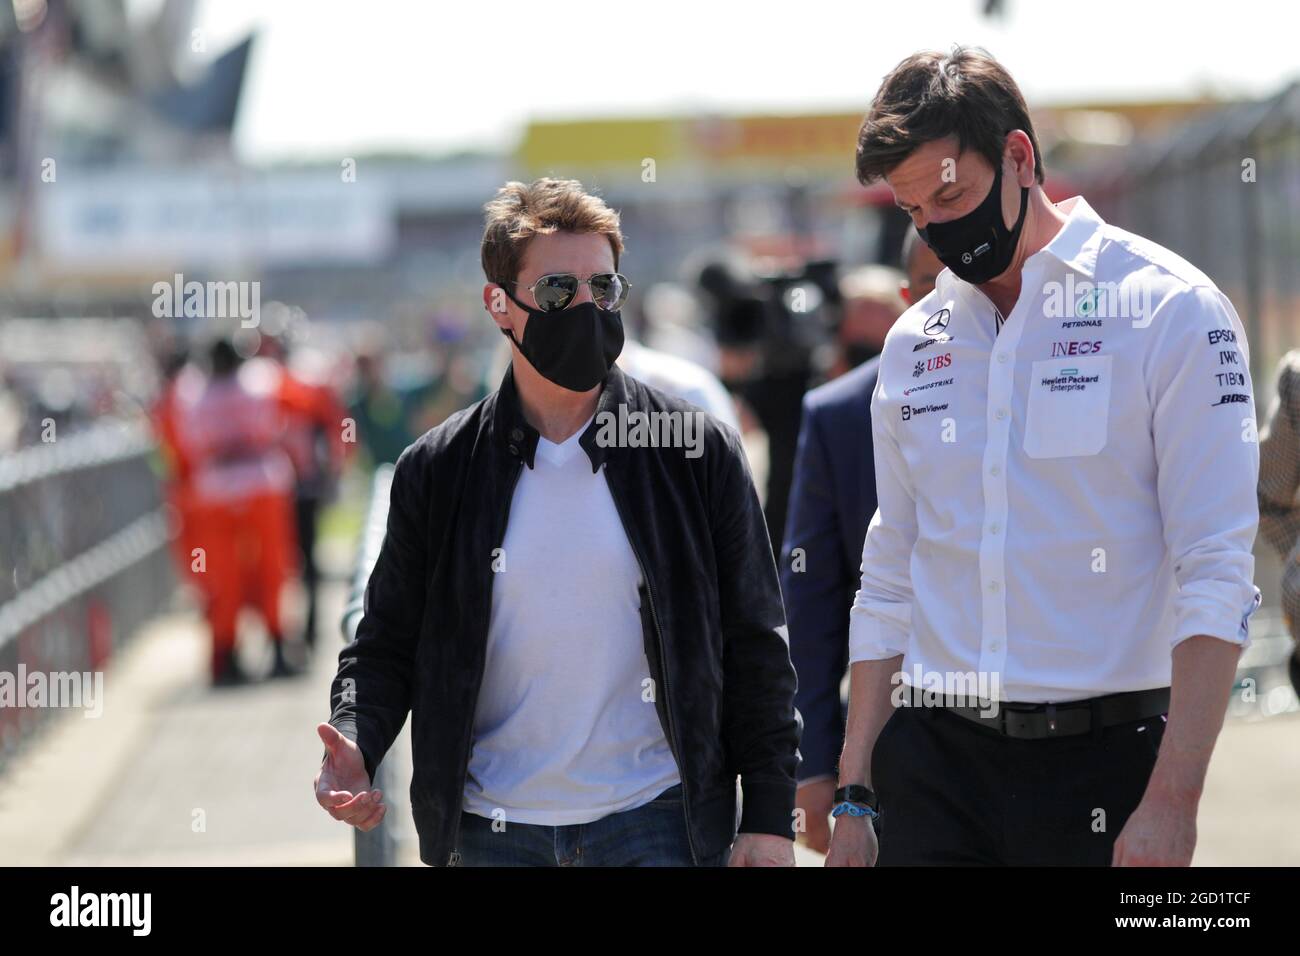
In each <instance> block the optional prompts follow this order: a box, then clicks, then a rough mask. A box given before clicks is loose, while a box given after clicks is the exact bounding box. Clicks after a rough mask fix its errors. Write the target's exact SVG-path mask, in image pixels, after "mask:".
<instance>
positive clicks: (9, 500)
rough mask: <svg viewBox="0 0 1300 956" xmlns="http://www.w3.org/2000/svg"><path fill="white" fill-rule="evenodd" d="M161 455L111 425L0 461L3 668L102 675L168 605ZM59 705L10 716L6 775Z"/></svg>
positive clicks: (0, 753)
mask: <svg viewBox="0 0 1300 956" xmlns="http://www.w3.org/2000/svg"><path fill="white" fill-rule="evenodd" d="M154 447H155V446H154V442H153V440H152V437H151V435H150V431H149V428H148V426H147V424H146V423H144V422H130V423H124V422H107V423H100V424H96V425H92V426H90V427H88V428H86V429H85V430H83V431H80V432H75V433H73V434H71V435H68V436H66V437H62V438H59V439H58V440H56V441H52V442H49V443H42V444H39V445H34V446H32V447H29V448H24V449H22V450H20V451H18V452H14V453H12V454H8V455H4V456H0V672H5V673H8V674H10V675H18V674H22V673H24V672H25V673H27V674H28V675H30V674H33V673H38V672H39V673H45V674H53V673H65V674H66V673H81V672H87V671H96V670H99V669H101V668H102V667H103V666H104V664H105V663H106V661H107V660H108V659H109V658H110V657H111V655H112V654H113V652H114V651H115V650H117V649H118V648H119V647H120V646H121V645H122V643H123V642H124V641H125V640H127V639H128V638H129V637H130V636H131V635H132V634H134V633H135V631H136V630H138V628H139V627H140V625H142V624H143V623H144V622H145V621H146V620H148V619H149V618H150V617H152V616H153V615H154V614H155V613H156V612H157V611H158V610H159V609H160V608H161V607H162V606H163V605H164V603H165V602H166V601H167V599H168V598H169V596H170V595H171V593H172V589H173V586H174V578H173V577H172V574H171V565H170V561H169V560H168V555H167V549H166V543H167V540H168V537H169V528H168V522H167V517H166V513H165V511H164V510H163V505H162V500H161V493H160V488H159V481H158V478H157V475H156V474H155V471H154V468H153V454H154ZM18 690H19V692H20V693H22V692H23V688H18ZM54 709H55V708H53V707H48V706H40V707H27V706H15V707H3V708H0V768H3V766H4V763H5V762H6V761H7V760H8V759H9V757H11V756H12V754H13V753H14V752H15V751H16V750H17V748H18V747H19V746H20V745H21V744H22V743H23V742H24V741H26V740H27V739H28V738H30V737H31V735H32V734H33V733H34V732H35V731H36V730H37V729H38V728H39V727H40V726H42V725H43V724H44V722H45V720H46V718H47V717H48V716H49V715H50V712H51V711H52V710H54Z"/></svg>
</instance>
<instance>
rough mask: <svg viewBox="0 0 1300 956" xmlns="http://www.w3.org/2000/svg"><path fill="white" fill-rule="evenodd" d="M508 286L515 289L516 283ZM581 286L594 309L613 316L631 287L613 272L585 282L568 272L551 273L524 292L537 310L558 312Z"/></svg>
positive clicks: (625, 279) (622, 276)
mask: <svg viewBox="0 0 1300 956" xmlns="http://www.w3.org/2000/svg"><path fill="white" fill-rule="evenodd" d="M510 284H511V285H516V286H517V285H518V284H519V283H517V282H513V281H512V282H511V283H510ZM584 284H585V285H588V286H590V287H591V298H592V301H594V302H595V303H596V307H597V308H599V309H604V310H605V311H606V312H614V311H615V310H617V309H618V307H619V306H621V305H622V304H623V303H624V302H626V301H627V292H628V289H630V288H631V286H632V284H631V283H630V282H628V281H627V276H624V275H620V274H619V273H617V272H598V273H596V274H595V275H593V276H592V277H591V278H589V279H579V278H578V277H577V276H576V275H574V274H573V273H572V272H552V273H549V274H547V275H544V276H542V277H541V278H539V279H538V280H537V281H536V282H534V283H533V284H532V285H530V286H526V288H527V289H528V291H529V292H531V293H532V295H533V302H535V303H536V304H537V308H538V309H540V310H541V311H543V312H559V311H560V310H561V309H565V308H567V307H568V305H569V303H570V302H572V301H573V300H574V297H575V296H577V294H578V289H579V287H580V286H582V285H584Z"/></svg>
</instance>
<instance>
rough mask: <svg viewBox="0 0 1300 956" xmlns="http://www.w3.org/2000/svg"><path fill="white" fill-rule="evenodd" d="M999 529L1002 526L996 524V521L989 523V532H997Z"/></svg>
mask: <svg viewBox="0 0 1300 956" xmlns="http://www.w3.org/2000/svg"><path fill="white" fill-rule="evenodd" d="M1001 530H1002V526H1001V525H1000V524H998V523H997V522H996V521H995V522H993V523H992V524H991V525H989V534H997V533H998V532H999V531H1001Z"/></svg>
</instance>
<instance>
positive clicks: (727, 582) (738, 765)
mask: <svg viewBox="0 0 1300 956" xmlns="http://www.w3.org/2000/svg"><path fill="white" fill-rule="evenodd" d="M718 432H719V433H720V434H721V435H722V436H724V438H725V442H724V443H723V444H722V445H721V447H720V449H719V451H720V455H719V458H720V459H721V460H720V462H719V464H718V467H719V468H720V471H721V474H719V475H718V476H717V477H718V480H717V481H714V482H712V483H711V488H712V489H713V500H712V501H711V502H710V514H711V516H712V525H713V527H712V533H713V545H714V553H715V555H716V558H717V566H718V596H719V610H720V614H721V619H722V621H721V623H722V643H723V650H722V734H723V738H724V741H723V743H724V748H725V752H726V754H727V756H728V760H729V762H730V767H729V768H728V769H729V770H730V771H733V772H735V773H737V774H739V776H740V784H741V790H742V797H743V808H744V809H743V811H742V815H741V821H740V831H741V832H742V833H772V834H775V835H777V836H783V837H787V838H791V839H792V838H793V836H794V832H793V823H794V816H793V814H794V796H795V774H796V772H797V771H798V767H799V733H800V718H799V712H798V711H797V710H795V706H794V694H795V673H794V667H793V666H792V665H791V663H790V647H789V639H788V636H787V633H786V627H785V612H784V611H783V609H782V606H781V589H780V584H779V583H778V581H777V576H776V562H775V561H774V560H773V557H772V545H771V540H770V538H769V537H768V534H767V525H766V523H765V521H764V520H763V509H762V506H761V505H760V504H759V502H758V493H757V491H755V489H754V481H753V478H752V477H751V476H750V472H749V464H748V462H747V461H746V459H745V455H744V452H743V450H742V449H741V444H740V434H739V433H738V432H736V431H735V430H733V429H730V428H719V429H718Z"/></svg>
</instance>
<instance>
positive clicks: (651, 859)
mask: <svg viewBox="0 0 1300 956" xmlns="http://www.w3.org/2000/svg"><path fill="white" fill-rule="evenodd" d="M492 823H493V821H492V820H489V819H488V818H487V817H481V816H479V815H478V814H476V813H469V812H467V811H463V810H462V811H461V814H460V835H459V836H458V837H457V838H456V850H457V852H458V853H459V854H460V859H459V862H458V864H457V865H459V866H694V865H695V864H694V863H693V862H692V860H691V848H690V844H689V842H688V841H687V835H686V810H685V808H684V807H683V805H682V785H681V784H680V783H679V784H677V785H675V786H672V787H669V788H668V789H667V790H665V791H664V792H663V793H661V794H659V796H657V797H655V798H654V799H653V800H651V801H650V802H649V803H646V804H643V805H642V806H639V807H634V808H633V809H631V810H624V811H622V812H621V813H611V814H610V815H609V816H606V817H601V818H600V819H599V820H596V821H594V822H592V823H577V824H573V825H570V826H560V827H548V826H543V825H541V824H535V823H511V822H509V821H506V824H505V829H504V830H499V831H497V830H493V829H492ZM730 853H731V851H730V850H723V851H722V852H721V853H719V854H717V855H715V856H711V857H706V858H705V859H703V860H701V861H700V864H699V865H700V866H726V865H727V859H728V857H729V856H730Z"/></svg>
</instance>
